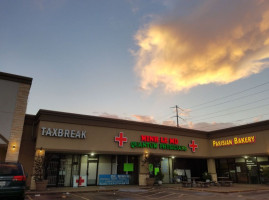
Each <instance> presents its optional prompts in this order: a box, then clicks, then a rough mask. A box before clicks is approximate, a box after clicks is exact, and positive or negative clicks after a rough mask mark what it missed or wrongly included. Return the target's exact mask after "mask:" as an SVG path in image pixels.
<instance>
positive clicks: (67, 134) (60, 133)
mask: <svg viewBox="0 0 269 200" xmlns="http://www.w3.org/2000/svg"><path fill="white" fill-rule="evenodd" d="M41 135H43V136H50V137H64V138H73V139H85V138H86V131H79V130H69V129H57V128H47V127H41Z"/></svg>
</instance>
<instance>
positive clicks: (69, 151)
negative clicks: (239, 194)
mask: <svg viewBox="0 0 269 200" xmlns="http://www.w3.org/2000/svg"><path fill="white" fill-rule="evenodd" d="M0 80H1V81H0V86H1V87H0V88H1V90H2V91H3V92H6V93H5V98H3V100H2V101H1V102H0V107H1V108H2V109H8V110H7V112H3V113H1V122H2V126H1V127H2V129H1V130H0V161H13V162H17V161H19V162H21V163H22V164H23V165H24V168H25V171H26V172H27V173H28V175H29V177H30V178H28V180H27V185H28V186H30V187H31V188H32V189H33V187H34V181H33V179H32V176H33V166H34V160H35V158H36V156H44V159H45V178H47V179H48V181H49V182H48V186H51V187H74V186H90V185H111V184H134V185H145V184H146V182H145V180H146V178H147V177H148V176H149V174H151V175H153V176H154V175H156V173H158V172H159V171H161V172H162V173H163V174H164V183H172V182H173V181H174V178H175V176H176V177H180V178H182V180H183V178H184V180H187V181H190V180H191V177H201V175H202V174H203V173H204V172H208V173H209V174H211V176H212V179H213V180H218V177H229V179H231V180H232V181H233V182H236V183H253V184H260V183H268V182H269V157H268V156H269V121H262V122H257V123H253V124H248V125H243V126H237V127H234V128H228V129H222V130H217V131H213V132H204V131H197V130H191V129H183V128H177V127H171V126H163V125H156V124H149V123H141V122H134V121H128V120H119V119H111V118H104V117H96V116H87V115H79V114H72V113H64V112H56V111H48V110H40V111H39V112H38V113H37V114H36V115H27V114H26V115H25V110H26V105H27V99H28V93H29V90H30V86H31V83H32V79H31V78H28V77H21V76H16V75H11V74H6V73H0ZM7 86H9V87H10V89H9V90H8V91H7V90H6V88H7ZM9 99H10V100H9ZM5 102H9V104H10V105H8V106H7V105H6V103H5ZM10 113H12V115H11V114H10ZM2 119H5V120H6V119H9V123H5V122H4V121H3V120H2ZM23 119H24V120H23ZM4 125H5V126H4ZM11 125H12V126H11ZM13 126H14V127H16V128H13ZM18 127H19V128H18ZM22 129H23V131H22ZM148 156H153V157H155V158H159V159H160V160H159V162H158V163H157V164H156V163H155V164H152V163H148V164H146V165H145V163H143V161H144V160H145V158H147V157H148Z"/></svg>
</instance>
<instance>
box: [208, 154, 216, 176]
mask: <svg viewBox="0 0 269 200" xmlns="http://www.w3.org/2000/svg"><path fill="white" fill-rule="evenodd" d="M207 171H208V173H209V174H210V175H211V177H212V181H217V180H218V177H217V172H216V164H215V159H213V158H209V159H207Z"/></svg>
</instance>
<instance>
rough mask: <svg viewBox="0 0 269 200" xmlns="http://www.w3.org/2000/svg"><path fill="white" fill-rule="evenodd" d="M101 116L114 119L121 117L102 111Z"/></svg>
mask: <svg viewBox="0 0 269 200" xmlns="http://www.w3.org/2000/svg"><path fill="white" fill-rule="evenodd" d="M99 116H100V117H107V118H113V119H121V118H120V117H119V116H118V115H114V114H109V113H106V112H104V113H102V114H100V115H99Z"/></svg>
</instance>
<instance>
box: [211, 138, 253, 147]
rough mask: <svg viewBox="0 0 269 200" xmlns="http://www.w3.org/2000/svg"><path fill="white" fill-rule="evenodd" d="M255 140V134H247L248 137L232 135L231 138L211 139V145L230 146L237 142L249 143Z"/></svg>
mask: <svg viewBox="0 0 269 200" xmlns="http://www.w3.org/2000/svg"><path fill="white" fill-rule="evenodd" d="M255 142H256V136H248V137H234V138H233V139H226V140H213V141H212V145H213V147H225V146H232V145H238V144H251V143H255Z"/></svg>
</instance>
